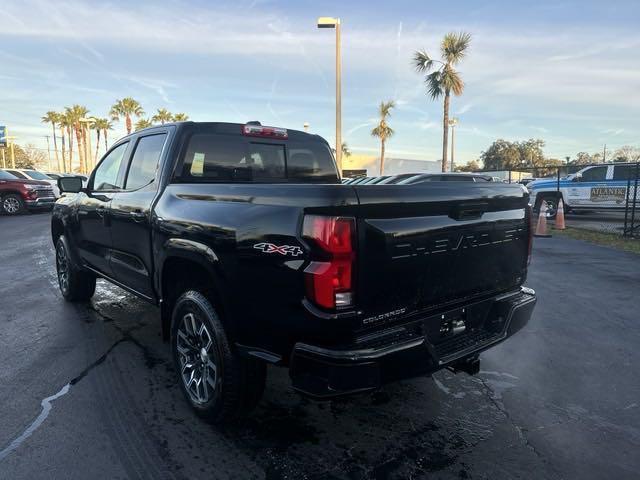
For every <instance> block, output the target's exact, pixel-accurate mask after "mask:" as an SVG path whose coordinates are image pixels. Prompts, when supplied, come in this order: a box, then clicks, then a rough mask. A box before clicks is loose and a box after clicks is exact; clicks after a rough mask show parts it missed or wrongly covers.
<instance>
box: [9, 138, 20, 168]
mask: <svg viewBox="0 0 640 480" xmlns="http://www.w3.org/2000/svg"><path fill="white" fill-rule="evenodd" d="M16 138H18V137H13V136H9V135H7V140H10V142H9V150H10V152H11V168H16V151H15V149H14V147H13V143H14V142H13V141H14V140H15V139H16Z"/></svg>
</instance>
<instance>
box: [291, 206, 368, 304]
mask: <svg viewBox="0 0 640 480" xmlns="http://www.w3.org/2000/svg"><path fill="white" fill-rule="evenodd" d="M302 235H303V236H304V238H306V239H308V240H310V241H311V242H313V245H314V247H316V250H317V251H316V252H315V253H316V258H317V261H312V262H311V263H310V264H309V266H308V267H307V268H306V269H305V271H304V272H305V283H306V289H307V297H308V298H309V299H310V300H312V301H313V302H315V303H316V304H317V305H319V306H321V307H324V308H330V309H335V308H346V307H350V306H351V305H353V272H354V262H355V250H354V248H353V239H354V235H355V219H353V218H348V217H325V216H320V215H307V216H306V217H304V223H303V227H302Z"/></svg>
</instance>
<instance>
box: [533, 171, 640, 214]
mask: <svg viewBox="0 0 640 480" xmlns="http://www.w3.org/2000/svg"><path fill="white" fill-rule="evenodd" d="M639 176H640V168H639V167H638V166H637V164H635V163H614V164H606V165H591V166H588V167H585V168H583V169H581V170H579V171H578V172H576V173H575V174H571V175H568V176H566V177H564V178H561V179H560V180H558V179H556V178H542V179H539V180H534V181H532V182H529V183H528V184H527V189H528V190H529V193H530V195H531V198H530V201H531V204H532V205H533V206H534V209H535V210H538V209H539V208H540V205H541V203H542V201H545V202H547V215H548V216H550V217H554V216H555V214H556V209H557V206H558V201H559V200H560V199H562V202H563V204H564V205H565V208H567V209H568V210H573V211H578V210H612V209H613V210H615V209H624V208H625V206H626V200H627V189H628V188H629V187H630V189H631V197H630V198H631V202H632V203H633V197H634V195H633V191H634V190H633V189H634V188H635V183H636V182H635V179H636V178H638V177H639ZM629 183H631V185H630V186H629Z"/></svg>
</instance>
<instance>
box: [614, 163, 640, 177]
mask: <svg viewBox="0 0 640 480" xmlns="http://www.w3.org/2000/svg"><path fill="white" fill-rule="evenodd" d="M638 172H639V173H638V176H640V168H639V169H638ZM635 178H636V166H635V165H615V166H614V168H613V179H614V180H629V179H631V180H634V179H635Z"/></svg>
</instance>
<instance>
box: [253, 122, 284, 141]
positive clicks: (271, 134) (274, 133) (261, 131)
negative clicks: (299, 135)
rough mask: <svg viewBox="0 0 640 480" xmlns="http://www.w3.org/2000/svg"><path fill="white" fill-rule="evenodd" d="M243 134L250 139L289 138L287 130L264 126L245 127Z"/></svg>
mask: <svg viewBox="0 0 640 480" xmlns="http://www.w3.org/2000/svg"><path fill="white" fill-rule="evenodd" d="M242 133H243V134H244V135H248V136H250V137H268V138H287V137H288V136H289V134H288V133H287V129H286V128H278V127H263V126H262V125H250V124H247V125H243V126H242Z"/></svg>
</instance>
